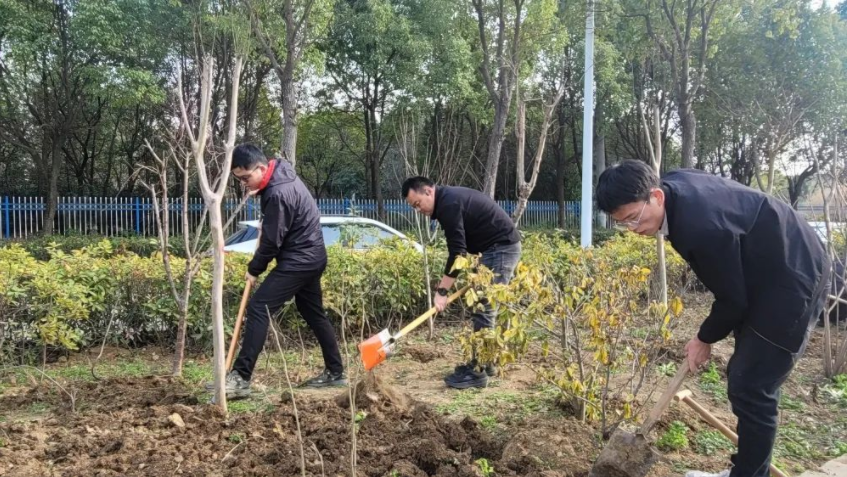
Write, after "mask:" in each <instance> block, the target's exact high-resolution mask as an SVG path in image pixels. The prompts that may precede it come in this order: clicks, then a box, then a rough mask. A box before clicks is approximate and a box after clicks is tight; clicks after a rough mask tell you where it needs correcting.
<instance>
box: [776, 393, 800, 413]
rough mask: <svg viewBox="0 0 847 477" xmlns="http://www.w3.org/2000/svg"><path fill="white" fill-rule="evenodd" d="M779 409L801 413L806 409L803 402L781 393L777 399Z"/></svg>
mask: <svg viewBox="0 0 847 477" xmlns="http://www.w3.org/2000/svg"><path fill="white" fill-rule="evenodd" d="M779 408H780V409H784V410H786V411H803V410H804V409H806V405H805V404H803V401H800V400H798V399H794V398H792V397H791V396H789V395H787V394H785V393H782V396H780V398H779Z"/></svg>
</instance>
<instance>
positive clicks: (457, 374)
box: [444, 360, 497, 382]
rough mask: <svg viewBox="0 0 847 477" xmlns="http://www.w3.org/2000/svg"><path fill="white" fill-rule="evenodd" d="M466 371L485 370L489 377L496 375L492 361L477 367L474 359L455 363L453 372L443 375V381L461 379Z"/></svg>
mask: <svg viewBox="0 0 847 477" xmlns="http://www.w3.org/2000/svg"><path fill="white" fill-rule="evenodd" d="M468 371H485V374H486V375H488V377H489V378H493V377H494V376H497V365H496V364H493V363H489V364H486V365H485V367H484V368H479V366H478V365H477V362H476V360H472V361H470V362H468V363H464V364H460V365H457V366H456V367H455V368H453V374H451V375H448V376H445V377H444V381H445V382H447V381H448V380H449V381H456V380H458V379H461V378H462V376H464V375H465V374H466V373H467V372H468Z"/></svg>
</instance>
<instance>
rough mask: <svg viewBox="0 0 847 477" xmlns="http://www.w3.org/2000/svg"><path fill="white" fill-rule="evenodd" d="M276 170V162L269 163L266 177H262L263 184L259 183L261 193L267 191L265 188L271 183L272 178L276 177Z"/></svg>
mask: <svg viewBox="0 0 847 477" xmlns="http://www.w3.org/2000/svg"><path fill="white" fill-rule="evenodd" d="M275 168H276V161H270V162H269V163H268V170H266V171H265V175H264V176H262V182H261V183H259V192H261V191H263V190H265V187H267V186H268V182H270V181H271V177H273V175H274V169H275Z"/></svg>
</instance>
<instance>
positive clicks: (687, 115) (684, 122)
mask: <svg viewBox="0 0 847 477" xmlns="http://www.w3.org/2000/svg"><path fill="white" fill-rule="evenodd" d="M678 112H679V122H680V125H681V129H682V167H683V168H686V169H691V168H693V167H694V141H695V138H696V135H697V120H696V118H695V117H694V110H693V109H692V108H691V103H690V102H689V101H688V98H687V97H686V98H685V100H684V101H681V102H680V105H679V108H678Z"/></svg>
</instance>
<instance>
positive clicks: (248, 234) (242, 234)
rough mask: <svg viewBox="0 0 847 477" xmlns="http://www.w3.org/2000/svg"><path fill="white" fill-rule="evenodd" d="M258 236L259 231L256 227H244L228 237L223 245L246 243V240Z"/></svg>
mask: <svg viewBox="0 0 847 477" xmlns="http://www.w3.org/2000/svg"><path fill="white" fill-rule="evenodd" d="M258 236H259V229H257V228H256V227H244V228H241V229H238V230H237V231H236V232H235V233H234V234H232V235H230V236H229V237H228V238H227V239H226V241H225V242H224V245H233V244H236V243H242V242H246V241H248V240H253V239H255V238H256V237H258Z"/></svg>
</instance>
